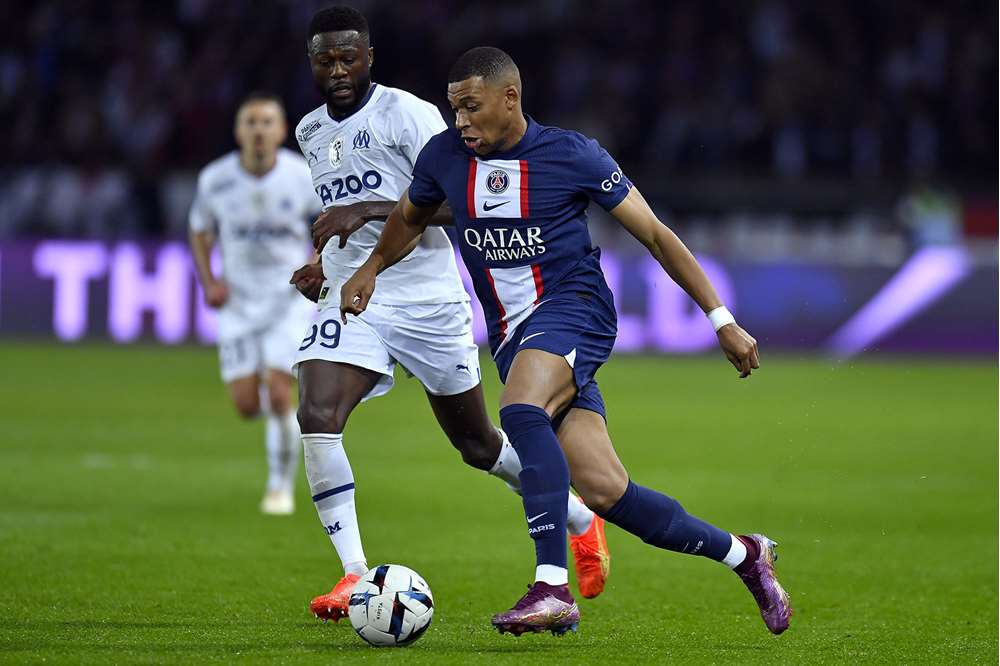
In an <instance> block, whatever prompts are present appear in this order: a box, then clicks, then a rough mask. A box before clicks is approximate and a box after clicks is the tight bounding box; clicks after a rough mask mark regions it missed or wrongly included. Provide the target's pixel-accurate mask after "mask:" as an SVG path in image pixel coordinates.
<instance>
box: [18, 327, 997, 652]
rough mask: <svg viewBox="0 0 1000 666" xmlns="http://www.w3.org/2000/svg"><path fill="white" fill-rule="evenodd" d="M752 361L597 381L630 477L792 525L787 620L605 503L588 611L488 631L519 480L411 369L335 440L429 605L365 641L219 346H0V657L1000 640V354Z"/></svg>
mask: <svg viewBox="0 0 1000 666" xmlns="http://www.w3.org/2000/svg"><path fill="white" fill-rule="evenodd" d="M764 361H765V366H764V369H763V370H762V371H760V372H759V373H757V374H755V375H754V376H753V378H752V379H751V380H750V381H742V382H741V381H737V379H736V378H735V375H734V374H733V372H732V371H731V369H727V366H726V365H725V363H724V362H723V361H722V360H720V359H716V358H710V359H673V358H665V359H659V358H615V359H614V360H613V361H612V362H611V363H610V364H609V365H608V366H607V367H606V368H605V369H604V370H603V371H602V373H601V375H600V380H601V385H602V387H603V389H604V393H605V396H606V397H607V398H608V402H609V408H610V429H611V433H612V436H613V437H614V438H615V441H616V445H617V447H618V450H619V453H620V454H621V456H622V458H623V460H624V461H625V463H626V465H627V466H628V467H629V469H630V471H631V473H632V475H633V478H635V479H636V480H637V481H639V482H641V483H643V484H646V485H650V486H653V487H656V488H658V489H661V490H663V491H665V492H668V493H669V494H671V495H674V496H676V497H678V498H679V499H680V500H681V501H682V502H683V504H684V505H685V507H686V508H687V509H688V510H689V511H690V512H691V513H694V514H695V515H698V516H701V517H703V518H706V519H708V520H711V521H712V522H715V523H716V524H718V525H720V526H721V527H724V528H728V529H731V530H734V531H748V530H753V531H764V532H766V533H767V534H768V535H769V536H771V537H773V538H775V539H776V540H777V541H779V542H780V543H781V547H780V548H779V553H780V556H781V560H780V561H779V563H778V565H779V573H780V574H781V577H782V580H783V582H784V584H785V586H786V587H787V588H788V590H789V591H790V592H791V594H792V601H793V604H794V606H795V617H794V618H793V620H792V627H791V629H790V630H789V631H788V632H787V633H786V634H784V635H782V636H780V637H774V636H771V635H769V634H768V633H767V632H766V630H765V629H764V626H763V623H762V622H761V620H760V618H759V616H758V615H757V612H756V608H755V606H754V604H753V601H752V600H751V598H750V596H749V595H748V594H747V593H746V592H745V590H744V589H743V587H742V585H740V584H739V582H738V581H737V579H736V578H735V577H734V576H733V575H732V574H731V573H729V572H728V571H726V570H725V569H724V568H723V567H722V566H721V565H717V564H715V563H712V562H709V561H707V560H704V559H702V558H693V557H687V556H682V555H677V554H673V553H667V552H663V551H657V550H654V549H652V548H650V547H648V546H646V545H644V544H643V543H641V542H640V541H639V540H638V539H635V538H634V537H632V536H631V535H628V534H626V533H624V532H622V531H620V530H618V529H617V528H613V527H609V532H608V540H609V542H610V544H611V548H612V552H613V558H614V560H613V563H612V576H611V579H610V581H609V587H608V589H607V590H606V591H605V593H604V594H603V595H602V596H601V597H600V598H598V599H596V600H593V601H587V600H584V601H582V602H581V609H582V612H583V622H582V623H581V626H580V633H578V634H575V635H569V636H566V637H565V638H563V639H556V638H553V637H550V636H548V635H545V636H526V637H521V638H519V639H516V638H513V637H511V636H499V635H497V634H496V633H495V632H493V631H492V630H491V629H490V626H489V618H490V615H491V614H492V613H494V612H496V611H498V610H501V609H503V608H506V607H508V606H509V605H510V604H511V603H512V602H513V601H514V600H515V599H516V598H517V597H518V596H519V595H520V594H521V593H522V592H523V590H524V588H525V585H526V584H527V582H528V581H529V577H530V574H531V572H532V567H533V561H532V552H533V551H532V548H531V545H530V542H529V541H528V539H527V537H526V536H525V534H524V524H523V521H524V518H523V515H522V514H521V513H520V508H519V504H518V502H517V500H516V498H515V497H514V496H513V495H511V494H510V493H509V492H508V491H507V490H506V489H505V488H504V487H503V486H502V484H500V483H499V482H497V481H496V480H495V479H491V478H489V477H487V476H486V475H484V474H482V473H478V472H474V471H472V470H470V469H468V468H465V467H463V465H462V464H461V462H460V459H459V457H458V455H457V454H456V453H455V452H454V451H453V450H452V449H451V448H450V446H449V445H448V444H447V442H446V441H445V440H444V438H443V436H442V435H441V434H440V433H439V432H438V430H437V428H436V426H435V425H434V422H433V420H432V417H431V414H430V411H429V409H428V408H427V406H426V404H425V400H424V398H423V395H422V393H421V391H420V390H419V386H418V385H417V384H416V383H415V382H412V381H400V383H399V384H398V385H397V388H396V389H395V390H394V391H393V393H392V394H391V395H390V396H389V397H387V398H383V399H380V400H376V401H374V402H372V403H369V404H368V405H365V406H364V407H363V408H362V409H360V410H359V411H358V412H357V413H356V414H355V415H354V417H353V420H352V422H351V424H350V425H349V428H348V431H347V436H346V437H345V443H346V446H347V447H348V452H349V454H350V456H351V460H352V463H353V466H354V470H355V475H356V477H357V481H358V496H357V500H358V507H359V512H360V518H361V521H362V527H363V530H364V537H365V543H366V551H367V554H368V556H369V563H371V564H376V563H380V562H385V561H389V562H399V563H402V564H406V565H408V566H410V567H412V568H414V569H416V570H417V571H419V572H420V573H421V574H423V576H424V577H425V578H426V579H427V581H428V582H429V583H430V585H431V587H432V589H433V591H434V595H435V600H436V614H435V618H434V623H433V626H432V627H431V629H430V631H428V633H427V634H426V635H425V636H424V638H423V639H421V640H420V641H419V642H418V643H417V644H416V645H414V646H413V647H411V648H408V649H405V650H375V649H373V648H370V647H368V646H367V645H365V644H364V643H363V642H362V641H361V640H360V639H359V638H358V637H357V636H355V634H354V632H353V631H352V630H351V628H350V626H349V624H347V623H343V622H342V623H341V624H340V625H333V624H327V625H324V624H321V623H319V622H318V621H315V620H314V619H313V618H312V617H311V616H310V615H309V614H308V609H307V604H308V601H309V599H310V598H311V597H312V596H313V595H315V594H317V593H320V592H324V591H326V590H327V589H328V588H329V586H330V585H331V584H332V583H333V582H335V580H336V579H337V578H338V577H339V575H340V571H339V566H338V562H337V561H336V556H335V554H334V552H333V549H332V548H331V546H330V544H329V541H328V538H327V536H326V535H325V533H324V531H323V530H322V528H321V527H320V525H319V522H318V521H317V519H316V516H315V512H314V511H313V509H312V506H311V505H310V502H309V496H308V489H307V487H306V484H305V481H304V475H302V474H300V476H299V485H298V502H299V510H298V512H297V513H296V514H295V516H294V517H291V518H268V517H263V516H261V515H260V514H259V513H258V512H257V502H258V500H259V498H260V493H261V490H262V484H263V479H264V456H263V443H262V439H263V435H262V426H261V424H260V423H249V424H248V423H242V422H240V421H238V420H237V419H236V418H235V416H234V415H233V414H232V413H231V408H230V407H229V405H228V403H227V399H226V396H225V394H224V391H223V387H222V386H221V385H220V383H219V381H218V379H217V373H216V365H215V356H214V352H213V351H212V350H208V349H193V348H181V349H163V348H143V347H132V348H109V347H86V346H85V347H55V346H40V345H28V344H9V343H8V344H5V345H4V346H3V347H0V367H3V373H2V375H0V572H2V573H0V576H2V578H0V580H2V593H0V660H2V661H5V662H17V663H23V662H33V661H41V660H48V661H56V662H59V663H77V662H89V663H102V664H104V663H133V662H145V663H154V662H155V663H175V662H209V661H217V662H229V661H233V660H235V659H239V660H240V661H249V662H281V663H308V664H315V663H320V662H321V661H323V662H326V663H332V662H334V661H335V660H337V661H340V663H343V660H345V659H351V660H360V661H369V660H386V661H401V660H402V661H405V662H406V663H428V664H441V663H469V662H473V661H478V662H480V663H482V661H483V660H488V661H489V662H490V663H515V662H516V663H540V662H542V661H543V660H546V661H548V660H557V659H558V660H565V661H567V662H571V663H609V662H610V661H611V660H614V661H615V662H617V663H635V662H640V661H642V662H646V663H663V662H666V661H668V660H669V661H676V662H681V661H683V662H685V663H726V664H733V663H770V664H781V663H790V662H798V663H856V662H888V663H915V662H949V663H952V662H981V663H992V664H995V663H997V562H998V552H997V369H996V363H995V361H984V362H982V363H973V362H968V361H953V360H940V361H915V360H913V359H892V360H865V361H857V362H850V363H844V364H838V363H835V362H832V361H828V360H802V359H791V358H775V357H767V358H765V359H764ZM487 363H488V361H487ZM484 374H486V375H487V376H488V377H489V380H490V381H489V383H488V386H487V391H488V398H489V404H490V405H491V406H495V404H496V397H497V395H498V391H497V385H496V383H495V381H493V375H494V372H493V369H492V366H490V365H485V366H484Z"/></svg>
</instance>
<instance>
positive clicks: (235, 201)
mask: <svg viewBox="0 0 1000 666" xmlns="http://www.w3.org/2000/svg"><path fill="white" fill-rule="evenodd" d="M234 133H235V135H236V143H237V144H238V145H239V151H234V152H232V153H229V154H228V155H225V156H223V157H221V158H219V159H217V160H215V161H214V162H212V163H211V164H209V165H208V166H206V167H205V168H204V169H202V171H201V173H200V174H199V176H198V191H197V195H196V196H195V201H194V204H193V205H192V207H191V213H190V242H191V253H192V254H193V255H194V261H195V265H196V267H197V271H198V278H199V280H200V281H201V286H202V289H203V291H204V293H205V302H206V303H207V304H208V305H209V306H211V307H213V308H218V311H219V317H218V334H219V366H220V370H221V374H222V381H224V382H225V383H226V386H227V387H228V389H229V394H230V396H231V397H232V401H233V405H234V406H235V407H236V411H237V412H238V413H239V414H240V416H242V417H244V418H247V419H250V418H255V417H256V416H258V415H259V414H260V413H261V412H264V413H265V414H266V421H267V425H266V450H267V465H268V477H267V489H266V491H265V494H264V499H263V500H262V501H261V511H263V512H264V513H269V514H288V513H291V512H292V511H293V510H294V508H295V505H294V500H293V492H292V488H293V485H294V479H295V470H296V467H297V466H298V451H299V428H298V422H297V421H296V418H295V411H294V410H293V401H292V386H293V382H294V381H295V378H294V377H293V376H292V364H293V362H294V360H295V350H296V349H297V347H298V341H299V339H300V338H301V335H302V329H303V328H304V327H305V326H306V325H307V324H308V322H309V321H310V318H311V316H312V312H313V308H312V307H311V306H310V304H309V303H308V301H305V300H304V299H302V298H301V297H300V296H299V295H298V294H297V293H296V291H295V289H293V288H291V287H289V285H288V272H289V271H291V270H294V269H295V268H296V267H297V266H299V265H301V263H302V262H303V261H304V260H306V259H307V258H308V256H309V244H308V237H309V221H310V220H311V219H312V218H313V217H314V216H315V215H316V214H317V213H318V212H319V210H320V205H319V199H318V198H317V197H316V193H315V192H314V191H313V189H312V181H311V178H310V176H309V168H308V166H307V165H306V163H305V160H303V159H302V158H301V157H300V156H298V155H296V154H295V153H293V152H291V151H290V150H286V149H284V148H280V146H281V144H282V143H283V142H284V140H285V136H286V134H287V125H286V123H285V112H284V109H283V108H282V105H281V101H280V100H279V99H278V98H277V97H273V96H270V95H264V94H253V95H250V96H249V97H247V98H246V99H245V100H244V101H243V103H242V104H241V105H240V107H239V110H238V111H237V113H236V123H235V130H234ZM215 240H218V242H219V246H220V249H221V254H222V275H221V276H219V277H216V275H215V274H214V272H213V270H212V267H211V261H210V257H211V251H212V245H213V243H214V242H215ZM262 397H266V399H265V400H263V404H262Z"/></svg>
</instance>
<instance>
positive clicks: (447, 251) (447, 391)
mask: <svg viewBox="0 0 1000 666" xmlns="http://www.w3.org/2000/svg"><path fill="white" fill-rule="evenodd" d="M307 51H308V55H309V61H310V65H311V67H312V72H313V77H314V79H315V82H316V85H317V87H318V88H319V91H320V93H321V94H322V95H323V97H324V98H325V100H326V103H325V104H323V105H322V106H320V107H319V108H317V109H316V110H315V111H313V112H312V113H310V114H308V115H307V116H305V117H304V118H303V119H302V121H301V122H300V123H299V125H298V127H297V128H296V130H295V137H296V139H297V140H298V142H299V146H300V147H301V149H302V154H303V155H305V157H306V159H307V161H308V163H309V166H310V168H311V170H312V178H313V185H314V187H315V190H316V193H317V194H318V195H319V198H320V200H321V201H322V204H323V207H324V209H325V212H324V214H323V215H322V216H321V217H320V219H319V220H317V222H316V224H315V225H314V230H313V237H314V238H317V234H318V235H319V236H321V237H323V241H322V242H320V243H318V245H317V247H318V248H319V249H321V251H322V264H321V266H320V265H312V266H304V267H303V268H302V269H300V270H299V271H296V273H295V275H294V276H293V278H292V282H293V283H295V284H296V286H297V287H298V288H299V289H300V291H302V292H303V293H304V294H306V295H307V296H308V297H310V298H318V300H319V303H320V312H319V315H318V316H317V317H316V320H315V322H314V323H313V325H312V326H311V327H309V329H308V332H307V334H306V336H305V339H304V340H303V341H302V344H301V346H300V347H299V355H298V358H297V365H298V370H299V395H300V403H299V423H300V425H301V427H302V433H303V434H302V443H303V446H304V448H305V461H306V476H307V477H308V479H309V486H310V489H311V491H312V495H313V501H314V502H315V504H316V509H317V512H318V513H319V517H320V521H321V522H322V524H323V526H324V528H325V530H326V532H327V534H328V535H329V536H330V539H331V541H332V542H333V545H334V547H335V548H336V550H337V554H338V555H339V557H340V560H341V562H342V564H343V565H344V574H345V575H344V577H343V578H341V579H340V581H339V582H338V583H337V584H336V585H335V586H334V588H333V590H332V591H331V592H330V593H329V594H324V595H321V596H319V597H316V598H315V599H313V601H312V603H311V604H310V609H311V610H312V612H313V613H315V614H316V615H317V616H318V617H321V618H323V619H333V620H338V619H339V618H340V617H343V616H345V615H346V614H347V600H348V597H349V593H350V590H351V588H352V587H353V585H354V583H355V582H356V581H357V579H358V577H359V575H360V574H363V573H364V572H365V571H366V570H367V563H366V560H365V554H364V551H363V549H362V546H361V535H360V529H359V527H358V522H357V515H356V512H355V505H354V475H353V472H352V470H351V466H350V463H349V462H348V459H347V454H346V453H345V451H344V446H343V431H344V427H345V425H346V423H347V418H348V416H349V415H350V413H351V411H352V410H353V409H354V408H355V407H356V406H357V405H358V403H359V402H361V401H362V400H364V399H368V398H372V397H375V396H379V395H382V394H384V393H386V392H387V391H389V389H390V388H391V387H392V384H393V376H392V375H393V368H394V366H395V365H396V363H397V362H399V363H400V364H402V365H403V366H404V368H405V369H406V370H407V371H408V372H409V373H411V374H412V375H413V376H415V377H416V378H417V379H419V380H420V382H421V383H422V384H423V386H424V388H425V390H426V392H427V397H428V400H429V401H430V404H431V408H432V410H433V411H434V415H435V416H436V417H437V420H438V423H439V424H440V425H441V428H442V430H444V432H445V434H446V435H447V436H448V438H449V440H450V441H451V443H452V444H453V445H454V446H455V448H457V449H458V450H459V451H460V452H461V453H462V458H463V460H464V461H465V462H466V463H467V464H469V465H471V466H473V467H477V468H479V469H483V470H487V471H489V472H490V473H491V474H493V475H495V476H498V477H499V478H501V479H503V480H504V481H506V482H507V483H508V484H509V485H511V486H512V487H513V488H518V487H520V481H519V478H518V474H519V473H520V471H521V464H520V461H519V459H518V457H517V453H516V452H515V451H514V449H513V447H511V445H510V443H509V442H508V441H507V440H506V437H505V436H504V435H503V434H502V432H501V431H500V430H498V429H497V428H496V427H495V426H494V425H493V424H492V422H491V421H490V419H489V416H488V415H487V413H486V406H485V402H484V400H483V392H482V387H481V386H480V375H479V352H478V349H477V347H476V345H475V344H474V342H473V340H472V310H471V308H470V306H469V296H468V294H467V293H466V292H465V289H464V288H463V286H462V282H461V279H460V278H459V275H458V269H457V267H456V264H455V253H454V250H453V248H452V246H451V242H450V241H449V240H448V237H447V235H446V234H445V232H444V230H443V229H441V228H440V227H430V228H428V229H427V231H426V232H425V233H424V234H423V235H422V236H421V237H420V238H419V239H417V240H416V241H415V242H414V243H413V244H412V245H411V246H410V247H408V248H407V252H408V254H407V253H404V255H405V257H404V258H402V259H401V260H400V261H399V262H398V263H397V264H395V265H394V266H393V267H392V268H390V269H388V270H387V271H386V272H385V273H383V277H382V278H380V280H381V279H384V282H380V283H379V293H378V296H377V297H376V298H375V299H374V300H373V301H372V303H371V305H369V307H368V309H367V310H366V311H365V313H364V314H363V315H362V316H360V317H357V318H356V319H355V318H352V319H351V321H350V322H349V323H347V324H342V323H341V321H340V302H339V294H340V286H341V284H342V283H343V282H345V281H346V280H347V279H348V278H349V277H350V276H351V275H352V274H353V273H354V270H355V269H356V268H357V267H358V266H360V265H361V264H362V263H364V261H365V260H366V259H367V258H368V255H369V253H370V252H371V250H372V249H373V248H374V246H375V243H376V242H377V241H378V238H379V235H380V234H381V232H382V228H383V226H384V218H385V216H387V215H388V214H389V212H390V211H391V210H392V209H393V207H394V206H395V202H396V201H397V200H398V199H399V197H400V196H401V195H402V194H403V192H405V191H406V189H407V187H409V185H410V181H411V179H412V172H413V165H414V163H415V162H416V159H417V155H418V154H419V153H420V150H421V149H422V148H423V146H424V144H425V143H427V141H428V140H429V139H430V138H431V137H432V136H433V135H435V134H437V133H438V132H441V131H443V130H445V129H446V126H445V124H444V121H443V120H442V118H441V114H440V113H439V112H438V110H437V108H435V107H434V106H433V105H432V104H430V103H428V102H425V101H423V100H421V99H419V98H417V97H415V96H414V95H411V94H410V93H408V92H405V91H402V90H397V89H394V88H388V87H385V86H381V85H377V84H374V83H372V81H371V73H370V67H371V63H372V60H373V51H372V50H371V48H370V42H369V34H368V24H367V21H366V20H365V18H364V17H363V16H362V15H361V14H360V13H358V12H357V11H356V10H354V9H350V8H346V7H333V8H330V9H326V10H323V11H320V12H318V13H317V14H316V15H315V16H314V17H313V19H312V21H311V22H310V26H309V35H308V42H307ZM450 219H451V217H450V213H447V212H446V213H444V214H442V215H441V216H440V218H439V220H438V223H439V224H440V223H442V222H448V221H450ZM331 232H334V233H339V235H340V239H339V243H337V242H326V239H328V238H329V237H330V235H331ZM348 236H349V237H348ZM324 276H325V281H324ZM569 507H570V508H569V516H570V517H569V520H568V529H569V531H570V533H571V535H572V538H571V540H570V542H571V547H572V549H573V553H574V560H575V562H576V568H577V575H578V581H579V582H580V587H581V593H582V594H583V595H584V596H587V597H593V596H597V594H599V593H600V591H601V590H602V589H603V587H604V581H605V578H606V576H607V573H608V562H609V556H608V552H607V547H606V543H605V541H604V530H603V521H602V520H601V519H600V518H598V517H596V516H594V515H593V513H592V512H591V511H590V510H589V509H587V508H586V507H585V506H584V505H583V504H582V503H580V502H577V501H576V500H575V499H574V498H572V497H570V498H569Z"/></svg>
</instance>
